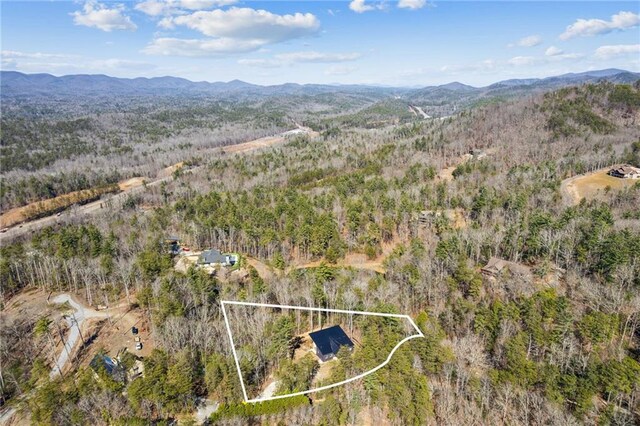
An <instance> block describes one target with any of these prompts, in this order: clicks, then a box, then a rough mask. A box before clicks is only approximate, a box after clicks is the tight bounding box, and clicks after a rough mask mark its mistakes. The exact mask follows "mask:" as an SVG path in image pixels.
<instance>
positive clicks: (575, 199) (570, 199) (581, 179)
mask: <svg viewBox="0 0 640 426" xmlns="http://www.w3.org/2000/svg"><path fill="white" fill-rule="evenodd" d="M609 170H610V168H609V167H607V168H605V169H600V170H597V171H595V172H591V173H587V174H584V175H579V176H574V177H572V178H569V179H565V180H563V181H562V183H561V184H560V192H561V193H562V199H563V201H564V202H565V204H569V205H575V204H578V203H580V200H581V199H583V198H586V199H587V200H594V199H599V198H602V197H603V196H604V195H605V194H606V193H607V188H610V189H611V190H620V189H623V188H629V187H631V186H633V185H634V184H635V183H636V182H638V181H637V180H633V179H621V178H616V177H613V176H609V175H608V174H607V172H608V171H609Z"/></svg>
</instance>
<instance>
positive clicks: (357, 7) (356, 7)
mask: <svg viewBox="0 0 640 426" xmlns="http://www.w3.org/2000/svg"><path fill="white" fill-rule="evenodd" d="M384 8H385V6H384V4H383V3H376V4H368V3H365V0H352V1H351V3H349V9H351V10H353V11H354V12H356V13H364V12H370V11H372V10H381V9H384Z"/></svg>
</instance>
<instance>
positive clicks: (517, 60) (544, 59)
mask: <svg viewBox="0 0 640 426" xmlns="http://www.w3.org/2000/svg"><path fill="white" fill-rule="evenodd" d="M558 50H560V49H558ZM548 51H549V49H547V52H548ZM547 52H545V56H515V57H513V58H511V59H509V60H508V61H507V64H509V65H513V66H515V67H523V66H533V65H546V64H550V63H554V62H562V61H569V60H574V61H575V60H580V59H583V58H584V56H585V55H583V54H581V53H562V51H560V52H558V53H555V51H552V52H551V53H555V54H554V55H548V54H547Z"/></svg>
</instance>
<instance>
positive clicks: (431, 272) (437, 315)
mask: <svg viewBox="0 0 640 426" xmlns="http://www.w3.org/2000/svg"><path fill="white" fill-rule="evenodd" d="M211 108H219V106H212V107H211ZM348 109H349V108H348ZM207 111H208V110H207V109H206V108H205V109H203V110H202V116H199V115H198V114H195V113H193V112H192V113H190V114H191V115H190V116H189V117H185V118H183V119H180V118H178V117H176V116H175V115H171V116H163V115H162V113H161V112H154V113H150V114H145V115H143V116H142V117H137V115H135V114H132V115H131V116H129V117H127V118H126V119H125V122H126V123H128V124H127V125H126V126H123V127H119V126H115V124H114V123H116V121H115V118H114V117H106V118H105V117H102V118H96V117H94V118H91V119H83V120H75V121H73V122H72V123H73V124H70V122H69V121H66V119H64V120H63V121H61V122H60V124H59V125H53V126H51V123H50V122H48V121H47V120H48V119H47V120H44V119H42V120H35V121H31V122H28V123H27V122H25V121H21V120H20V119H18V118H15V117H13V116H10V117H7V118H5V117H3V123H2V124H3V126H2V127H3V130H2V131H3V133H2V139H3V148H2V149H3V150H7V151H3V154H2V157H3V159H4V160H3V161H7V162H8V163H11V164H12V165H13V168H16V169H18V168H22V169H25V170H28V169H29V168H30V167H32V168H33V169H38V168H41V167H47V166H49V165H51V164H52V162H53V160H54V159H55V158H61V157H55V156H54V155H53V154H52V153H48V154H46V153H45V154H38V155H42V157H38V158H36V157H34V155H35V154H33V153H29V152H27V149H26V147H27V145H26V144H25V141H27V140H34V141H36V142H35V143H38V142H37V141H41V142H42V143H44V144H46V143H48V141H50V140H56V141H58V142H59V144H60V145H59V147H60V151H59V152H60V153H61V154H59V155H63V153H65V152H67V151H65V150H66V149H69V151H68V154H69V155H68V158H72V157H74V156H76V155H80V156H83V155H89V156H96V155H103V154H104V155H105V156H107V157H108V156H109V155H112V154H113V153H115V152H116V151H117V150H122V149H126V148H125V147H127V146H132V145H130V144H131V143H132V142H133V141H135V140H136V138H138V137H142V138H143V139H144V140H150V139H149V138H151V139H152V138H153V134H156V133H157V134H158V135H160V134H163V132H169V133H167V134H171V135H178V134H179V130H178V129H180V126H181V124H180V123H182V122H183V121H182V120H186V121H189V122H190V121H191V120H199V122H198V123H199V124H198V126H200V125H202V126H208V125H210V123H209V121H208V120H207V114H209V112H207ZM358 111H360V112H358ZM399 111H400V108H399V107H398V106H397V103H395V102H393V101H389V102H386V103H382V104H377V106H376V107H375V108H373V109H372V108H371V107H366V108H360V109H358V110H355V109H354V110H349V111H347V112H346V113H345V114H343V115H342V116H341V117H339V118H337V119H336V120H330V119H329V117H328V115H327V116H325V117H321V118H320V119H318V118H314V117H313V116H311V115H307V114H302V113H301V114H299V115H297V116H295V117H290V116H287V117H285V116H284V115H282V116H281V115H278V114H275V115H270V114H269V113H261V114H262V115H261V117H263V118H264V119H258V118H256V119H257V120H258V121H256V122H254V123H255V127H247V128H246V129H245V132H246V133H244V134H248V133H251V134H256V135H263V134H269V132H272V131H274V130H276V129H278V130H280V129H284V128H286V125H287V122H288V121H287V120H291V121H293V120H298V121H300V124H302V125H306V126H309V127H312V128H313V129H314V130H317V131H318V132H319V136H317V137H309V136H299V137H296V138H293V139H291V140H289V141H288V142H286V143H285V144H282V145H278V146H275V147H271V148H268V149H264V150H258V151H255V152H250V153H244V154H243V153H238V154H218V155H216V156H215V157H213V156H212V157H207V158H203V159H201V164H203V165H204V167H203V168H201V169H199V170H198V171H196V172H194V173H192V174H182V175H179V174H178V175H176V179H175V180H173V181H172V182H170V183H169V184H168V185H163V186H156V187H149V188H146V189H145V190H144V191H143V192H142V193H141V194H140V195H139V196H136V197H135V198H132V199H130V200H128V202H127V203H125V204H123V205H122V206H114V209H113V210H112V211H109V212H108V213H100V214H98V215H96V216H92V217H87V218H86V219H85V220H82V219H76V220H74V221H73V222H70V223H66V224H64V225H60V226H57V227H55V228H46V229H44V230H42V231H38V232H36V233H34V234H33V235H30V236H29V237H28V238H27V237H25V238H22V239H16V240H15V241H12V242H3V245H2V247H1V248H0V255H1V257H0V283H1V286H2V290H1V296H2V298H3V306H8V304H9V303H10V302H11V300H12V298H14V297H17V296H18V295H19V294H20V293H21V292H24V291H25V290H27V289H36V288H37V289H42V290H45V291H47V292H49V291H52V292H59V291H63V290H64V291H70V292H74V293H75V294H77V295H79V297H82V298H83V299H84V300H86V301H87V302H89V303H92V304H94V305H95V304H97V303H100V304H102V303H103V302H102V301H105V302H104V303H105V304H107V303H113V304H115V303H118V302H119V301H122V300H126V301H127V302H128V303H131V304H132V305H135V307H136V309H140V310H141V311H142V312H143V313H144V316H145V319H146V320H147V321H148V323H149V328H150V330H151V334H152V335H153V340H154V342H155V348H154V350H153V351H152V353H151V354H150V355H149V356H146V357H144V359H142V360H141V361H142V363H143V364H144V371H145V374H144V375H143V376H141V377H138V378H134V379H132V380H128V381H126V382H124V383H121V382H116V381H114V380H112V379H111V378H110V376H109V375H108V374H106V373H104V372H101V373H99V374H97V376H99V377H98V378H96V377H95V376H96V375H94V374H93V373H92V370H91V368H90V367H88V366H86V365H87V363H88V362H87V363H85V364H84V366H82V367H79V368H77V369H74V370H73V371H71V372H69V373H68V374H66V375H65V376H64V377H58V378H54V379H52V378H50V374H49V372H50V370H51V367H52V360H51V356H48V355H47V353H49V352H50V351H49V350H48V349H47V348H50V347H51V346H52V345H54V347H55V339H57V336H56V333H57V331H55V328H54V327H53V324H48V323H47V321H43V319H42V318H32V317H22V318H20V317H16V316H9V315H3V314H0V321H1V322H2V324H1V327H0V333H1V336H0V372H1V376H0V386H1V390H2V396H1V398H2V399H1V400H2V403H3V404H15V405H16V406H17V407H19V408H20V410H22V411H23V412H24V413H25V415H28V416H30V417H29V418H30V420H31V422H32V423H33V424H70V425H72V424H78V425H79V424H91V423H92V424H113V425H118V424H122V425H124V424H127V425H129V424H140V425H142V424H149V422H150V421H153V422H156V424H169V423H170V422H171V421H173V420H177V421H179V422H180V424H192V423H190V422H193V421H194V420H193V418H191V417H190V416H191V415H192V414H193V412H194V410H195V409H196V407H197V405H198V402H199V401H200V399H202V398H208V399H211V400H215V401H217V402H219V404H220V406H219V408H218V410H217V411H216V412H215V413H213V414H212V415H211V417H210V421H211V422H212V423H215V424H229V425H232V424H322V425H334V424H358V423H363V422H364V423H366V422H367V420H371V419H379V424H393V425H409V424H411V425H422V424H451V425H459V424H513V425H516V424H523V425H524V424H540V425H542V424H583V423H584V424H616V425H632V424H638V423H639V422H640V213H639V209H638V206H639V205H640V183H636V184H634V185H630V186H628V187H626V188H625V189H620V190H618V189H615V190H614V189H611V188H609V189H608V190H607V191H606V193H604V194H602V197H601V198H599V199H594V200H582V201H581V202H579V203H576V204H575V205H574V204H568V203H565V202H564V201H563V197H562V193H561V182H562V181H563V180H564V179H566V178H570V177H572V176H575V175H578V174H581V173H585V172H589V171H594V170H597V169H601V168H604V167H608V166H611V165H612V164H618V163H629V164H632V165H635V166H638V167H640V82H637V83H635V84H634V85H624V84H613V83H607V82H602V83H598V84H588V85H582V86H576V87H570V88H563V89H560V90H557V91H554V92H549V93H546V94H540V95H534V96H529V97H523V98H521V99H515V100H509V101H504V102H491V103H487V104H486V105H480V106H477V107H474V108H470V109H467V110H464V111H461V112H459V113H458V114H457V115H455V116H452V117H447V118H443V119H429V120H422V119H420V120H418V119H415V117H414V118H412V117H411V113H410V112H408V110H404V111H402V112H399ZM254 112H255V111H254ZM254 112H252V110H249V111H248V112H242V111H241V112H238V116H235V115H234V114H235V113H234V111H233V110H230V111H229V112H228V114H229V118H228V119H226V120H224V123H225V124H224V125H222V127H225V126H229V127H228V129H233V132H231V133H233V134H234V135H238V133H235V132H236V131H239V130H238V129H240V128H241V127H240V126H241V124H240V123H241V122H242V120H244V119H245V118H246V117H247V114H249V115H253V114H254ZM198 117H200V118H198ZM376 117H377V118H380V120H377V119H374V118H376ZM5 120H7V121H6V124H7V126H6V127H5ZM111 120H114V121H111ZM260 120H262V121H260ZM376 121H379V122H378V123H375V125H372V123H373V122H376ZM110 123H111V124H110ZM207 123H209V124H207ZM227 123H230V124H227ZM54 124H55V123H54ZM211 125H213V124H211ZM136 126H138V127H137V128H136ZM214 126H220V125H217V124H216V125H214ZM234 126H237V127H234ZM196 127H197V126H196ZM95 132H104V135H103V136H104V138H102V137H101V139H104V140H112V142H106V143H102V144H95V143H92V142H91V139H92V138H93V136H92V135H94V134H95ZM171 132H178V133H171ZM221 134H224V133H221ZM140 135H142V136H140ZM109 138H111V139H109ZM182 138H183V136H179V137H177V140H182ZM229 138H230V139H229V140H228V141H227V142H224V143H225V144H226V143H231V142H230V141H231V140H232V138H231V137H229ZM174 139H176V138H174ZM187 139H189V138H188V137H186V136H185V137H184V140H187ZM5 140H9V141H11V142H10V143H9V144H7V145H5ZM172 140H173V139H172ZM79 141H84V142H82V143H78V142H79ZM58 142H56V143H58ZM194 144H197V143H196V142H194ZM166 146H168V145H167V144H166V143H165V142H161V141H158V142H157V144H154V143H151V142H149V149H150V150H151V151H149V152H150V153H151V152H153V150H154V149H160V147H163V148H162V149H168V148H166ZM65 147H66V148H65ZM154 147H155V148H154ZM135 149H136V150H137V149H138V148H135ZM470 152H475V153H476V154H474V155H473V156H471V155H470V154H469V153H470ZM478 152H482V155H477V153H478ZM5 154H7V155H6V156H5ZM120 154H122V152H120ZM64 155H66V154H64ZM470 157H471V158H470ZM9 158H10V160H9ZM78 158H82V157H78ZM462 158H465V159H466V160H465V161H462V160H461V159H462ZM105 161H106V160H105ZM27 164H29V165H30V166H29V167H26V166H25V165H27ZM105 164H106V162H105ZM448 168H450V169H452V172H451V174H450V176H448V175H445V174H443V170H445V169H448ZM3 169H4V167H3ZM95 170H96V171H95V172H93V174H88V173H85V172H81V173H79V174H78V173H75V172H73V173H69V174H65V177H61V175H58V176H56V177H46V176H45V175H44V174H42V175H39V174H37V172H36V173H35V174H33V175H29V174H26V172H24V171H23V172H21V173H23V174H24V175H20V174H18V173H15V174H13V175H11V179H9V180H8V185H7V186H6V188H5V186H4V185H3V194H2V197H3V199H4V198H5V197H7V199H8V200H10V201H8V202H9V204H11V205H19V204H21V203H24V202H26V201H28V200H33V199H38V198H40V197H46V196H49V195H52V194H55V193H57V192H59V191H62V192H64V191H68V190H77V189H81V188H84V187H86V186H92V185H96V184H98V183H100V184H109V183H113V182H114V181H117V180H118V179H120V178H121V177H122V174H120V173H121V172H120V171H119V170H109V169H108V168H100V167H97V168H96V169H95ZM141 206H146V208H145V209H140V208H137V207H141ZM149 206H151V208H149ZM425 210H426V211H430V212H434V214H433V218H434V219H433V220H432V221H430V222H429V223H428V224H423V223H421V222H420V221H419V220H418V218H419V217H420V215H421V212H423V211H425ZM452 212H459V216H458V218H457V219H455V218H454V216H452V215H451V213H452ZM169 234H174V235H179V236H180V239H181V241H182V242H183V243H184V244H186V245H188V246H190V247H193V248H201V249H202V248H208V247H215V248H218V249H220V250H223V251H229V252H237V253H240V254H241V257H242V261H241V263H240V264H239V265H238V266H237V268H244V269H246V270H248V274H247V276H244V277H241V278H239V279H222V278H221V277H214V276H210V275H208V274H206V273H204V272H203V271H202V270H198V269H196V268H190V269H188V270H187V272H180V271H177V270H176V268H174V263H175V262H176V259H174V258H172V256H171V255H170V254H168V253H167V251H166V249H165V247H164V246H163V245H162V241H163V239H164V238H165V237H166V236H167V235H169ZM354 254H360V255H364V256H365V257H366V258H367V259H368V260H372V261H373V260H379V261H380V262H382V264H383V266H384V269H385V273H384V274H380V273H376V272H373V271H370V270H366V269H357V268H350V267H343V266H340V265H341V262H345V261H346V259H347V258H348V257H349V256H350V255H354ZM492 257H498V258H501V259H504V260H505V261H506V262H510V263H512V264H514V265H518V266H519V267H518V268H513V269H512V270H511V271H507V272H504V273H502V274H499V275H498V276H496V277H487V276H486V275H483V274H482V273H481V267H482V266H484V265H485V264H486V263H487V262H488V261H489V260H490V259H491V258H492ZM250 260H251V261H254V260H255V261H258V262H260V264H263V265H266V266H267V267H268V269H269V271H270V273H269V274H265V273H263V271H261V270H258V269H257V268H254V267H253V266H251V262H250ZM315 261H320V264H319V266H318V267H315V264H314V267H306V268H302V267H300V266H303V265H305V264H306V263H310V262H315ZM522 271H524V272H522ZM220 300H246V301H253V302H268V303H277V304H287V305H305V306H314V307H325V308H334V309H358V310H366V311H383V312H395V313H402V314H409V315H410V316H411V317H413V318H414V319H415V322H416V324H417V325H418V327H420V329H421V330H422V332H423V333H424V334H425V338H422V339H413V340H411V341H409V342H407V343H406V344H404V345H403V346H402V347H401V348H400V349H399V350H398V351H397V352H396V353H395V354H394V356H393V358H392V360H391V362H390V363H389V364H388V365H387V366H386V367H385V368H383V369H381V370H379V371H378V372H376V373H374V374H373V375H371V376H368V377H367V378H365V379H363V380H360V381H357V382H354V383H350V384H348V385H345V386H341V387H338V388H335V389H332V390H327V391H323V392H321V393H318V394H310V395H308V396H298V397H293V398H286V399H279V400H273V401H267V402H262V403H258V404H244V403H243V398H242V394H241V389H240V382H239V380H238V375H237V372H236V370H235V365H234V361H233V357H232V355H231V349H230V346H229V343H228V338H227V335H226V332H225V328H224V323H223V317H222V312H221V309H220V304H219V302H220ZM285 326H286V324H280V325H278V326H272V327H271V328H269V329H268V332H269V333H271V334H270V335H268V336H267V340H269V341H272V342H273V345H274V346H273V348H272V350H273V351H275V352H281V353H286V344H287V339H288V338H289V337H290V335H286V337H287V338H283V336H282V330H283V329H286V327H285ZM379 326H380V325H379V324H377V323H376V322H375V321H370V322H368V323H365V324H362V330H363V335H362V337H361V341H362V342H363V344H362V347H363V348H364V349H363V350H360V351H356V352H355V353H354V354H353V356H351V355H349V354H345V353H341V354H339V357H340V359H341V362H340V368H338V369H335V370H334V371H333V372H332V374H333V377H332V379H334V380H340V379H342V378H344V377H349V376H350V375H352V373H353V371H356V370H357V367H358V366H359V365H365V364H366V365H370V364H372V363H373V364H375V363H379V362H381V361H382V360H383V359H384V358H386V353H388V350H387V352H386V353H385V349H387V348H390V347H392V346H393V345H394V344H395V342H396V341H397V338H398V335H397V334H394V333H381V332H380V329H379ZM243 332H244V333H246V336H245V337H246V340H247V341H251V339H252V337H255V336H253V335H252V333H257V332H258V331H257V330H255V329H253V328H252V327H246V328H245V329H244V330H243ZM278 345H279V346H278ZM366 348H369V350H366ZM371 348H376V350H372V349H371ZM381 348H385V349H381ZM85 349H86V351H87V353H89V352H91V351H92V350H95V348H93V349H92V347H91V346H90V345H89V346H88V347H87V348H85ZM124 362H130V363H133V359H130V360H128V361H127V360H126V359H125V361H124ZM314 368H316V366H315V364H314V362H312V361H309V362H307V363H299V364H295V365H289V364H285V365H284V367H283V368H282V369H281V370H280V371H279V372H278V373H277V374H278V377H280V378H281V386H282V388H281V389H280V390H281V391H282V390H283V389H288V390H294V389H299V388H300V387H304V386H305V383H304V382H302V383H298V382H297V380H300V377H307V376H309V374H310V373H309V371H312V370H313V369H314ZM296 369H300V370H296ZM247 373H248V374H249V373H251V371H248V370H247ZM253 373H255V372H253Z"/></svg>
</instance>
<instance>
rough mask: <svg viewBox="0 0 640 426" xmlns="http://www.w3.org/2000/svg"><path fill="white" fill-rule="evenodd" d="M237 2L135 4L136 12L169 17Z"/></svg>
mask: <svg viewBox="0 0 640 426" xmlns="http://www.w3.org/2000/svg"><path fill="white" fill-rule="evenodd" d="M234 3H237V0H147V1H143V2H141V3H138V4H136V6H135V8H136V10H139V11H140V12H143V13H146V14H147V15H150V16H159V15H171V14H176V13H181V10H182V9H186V10H191V11H193V10H203V9H211V8H212V7H221V6H228V5H231V4H234Z"/></svg>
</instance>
